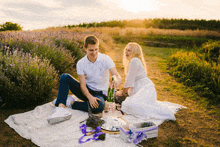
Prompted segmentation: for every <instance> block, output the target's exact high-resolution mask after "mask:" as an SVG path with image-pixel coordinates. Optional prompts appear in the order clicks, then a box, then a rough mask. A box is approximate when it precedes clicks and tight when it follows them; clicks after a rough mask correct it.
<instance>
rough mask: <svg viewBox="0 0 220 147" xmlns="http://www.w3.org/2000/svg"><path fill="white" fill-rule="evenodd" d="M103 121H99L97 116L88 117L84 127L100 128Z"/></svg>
mask: <svg viewBox="0 0 220 147" xmlns="http://www.w3.org/2000/svg"><path fill="white" fill-rule="evenodd" d="M104 123H105V121H104V120H102V119H100V117H99V116H94V115H91V114H90V115H89V118H87V119H86V125H87V126H88V127H92V128H94V129H95V128H96V127H98V126H101V125H102V124H104Z"/></svg>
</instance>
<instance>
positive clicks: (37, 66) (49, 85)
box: [0, 50, 58, 108]
mask: <svg viewBox="0 0 220 147" xmlns="http://www.w3.org/2000/svg"><path fill="white" fill-rule="evenodd" d="M0 63H1V64H0V94H1V97H3V101H4V102H6V104H7V106H8V107H13V108H25V107H28V106H36V105H39V104H41V103H42V102H46V101H48V100H49V99H50V98H51V96H52V90H53V89H54V88H55V87H57V84H58V73H57V71H56V70H55V69H54V67H53V66H52V65H50V62H49V60H47V59H44V58H43V59H40V58H39V57H38V56H34V57H32V55H31V54H30V53H23V52H22V51H18V50H14V51H12V52H10V51H8V50H7V52H6V54H5V55H3V53H1V52H0Z"/></svg>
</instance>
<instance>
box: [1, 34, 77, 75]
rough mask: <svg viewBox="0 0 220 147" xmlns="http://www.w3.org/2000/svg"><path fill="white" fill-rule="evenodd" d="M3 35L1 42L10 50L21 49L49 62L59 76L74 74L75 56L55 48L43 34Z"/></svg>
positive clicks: (60, 48) (62, 49)
mask: <svg viewBox="0 0 220 147" xmlns="http://www.w3.org/2000/svg"><path fill="white" fill-rule="evenodd" d="M4 35H5V36H4V40H3V41H4V42H5V43H7V45H8V46H9V47H10V49H11V50H15V49H22V51H23V52H24V53H31V54H32V55H34V54H36V55H37V56H38V57H41V58H46V59H48V60H50V63H51V64H52V65H53V66H54V67H55V69H56V70H57V71H58V72H59V74H60V75H61V74H62V73H70V74H73V73H74V72H75V69H74V65H75V64H76V63H75V59H74V57H75V56H71V54H72V53H71V52H70V51H69V50H66V49H65V48H62V47H57V46H56V45H55V44H54V42H53V41H52V40H50V38H45V37H44V36H45V34H44V33H37V32H35V33H34V32H29V33H23V32H21V33H8V34H4ZM36 38H37V39H36ZM2 45H3V44H2ZM0 46H1V44H0Z"/></svg>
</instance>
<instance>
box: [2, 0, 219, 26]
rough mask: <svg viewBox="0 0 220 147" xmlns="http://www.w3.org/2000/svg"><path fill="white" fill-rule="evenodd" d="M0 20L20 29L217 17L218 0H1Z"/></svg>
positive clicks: (214, 18) (212, 18)
mask: <svg viewBox="0 0 220 147" xmlns="http://www.w3.org/2000/svg"><path fill="white" fill-rule="evenodd" d="M1 3H2V5H1V6H0V17H1V20H0V24H3V23H5V22H12V23H17V24H19V25H20V26H21V27H23V30H37V29H46V28H48V27H62V26H67V25H78V24H82V23H93V22H98V23H99V22H106V21H113V20H118V21H119V20H133V19H140V20H143V19H157V18H159V19H163V18H164V19H187V20H206V21H209V20H216V21H219V20H220V13H219V12H218V11H219V7H220V2H219V1H218V0H212V1H208V0H194V1H189V0H185V1H182V0H169V1H168V2H167V1H165V0H145V1H143V0H95V1H93V0H82V1H76V0H48V1H43V0H19V1H16V0H3V1H2V2H1Z"/></svg>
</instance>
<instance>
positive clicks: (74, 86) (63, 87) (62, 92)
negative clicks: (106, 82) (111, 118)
mask: <svg viewBox="0 0 220 147" xmlns="http://www.w3.org/2000/svg"><path fill="white" fill-rule="evenodd" d="M87 88H88V90H89V93H90V94H91V95H93V96H94V97H97V98H98V99H100V100H101V101H97V102H98V104H99V107H98V108H92V107H91V105H90V103H89V100H88V98H87V97H86V96H85V95H84V94H83V93H82V91H81V88H80V84H79V82H78V81H77V80H76V79H74V78H73V77H72V76H71V75H69V74H62V75H61V76H60V82H59V92H58V96H57V101H56V103H55V105H56V106H58V105H59V103H62V104H64V105H66V100H67V96H68V94H69V90H70V91H71V92H72V93H73V94H74V95H75V96H76V97H78V98H79V99H81V100H83V101H84V102H77V101H75V102H74V103H73V105H72V109H77V110H82V111H86V112H88V106H89V107H90V109H91V111H92V112H93V113H98V112H102V111H103V109H104V106H105V99H106V96H105V95H104V94H103V93H102V91H93V90H92V89H90V88H89V87H88V86H87Z"/></svg>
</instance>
